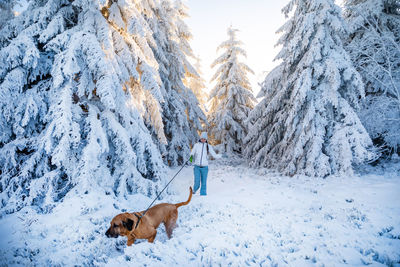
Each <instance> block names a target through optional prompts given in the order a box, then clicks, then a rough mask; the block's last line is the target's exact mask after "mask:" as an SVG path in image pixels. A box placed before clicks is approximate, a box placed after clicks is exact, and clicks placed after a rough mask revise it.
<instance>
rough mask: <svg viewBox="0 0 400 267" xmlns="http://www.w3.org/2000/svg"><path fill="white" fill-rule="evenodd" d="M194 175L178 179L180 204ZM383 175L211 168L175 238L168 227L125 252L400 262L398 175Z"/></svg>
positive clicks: (154, 260)
mask: <svg viewBox="0 0 400 267" xmlns="http://www.w3.org/2000/svg"><path fill="white" fill-rule="evenodd" d="M192 176H193V175H192V169H191V168H186V169H185V170H184V171H183V173H182V174H180V175H179V177H178V178H177V180H176V181H174V183H173V187H174V188H175V190H177V191H179V192H180V195H181V196H180V197H176V200H175V201H176V202H177V201H181V200H183V199H186V197H187V194H188V187H189V186H190V185H192ZM379 179H382V177H370V178H369V179H365V180H364V179H360V178H351V179H348V178H331V179H330V180H316V179H310V178H306V177H304V178H294V179H293V178H288V177H281V176H278V175H271V174H267V175H262V176H261V175H259V174H257V173H256V172H255V171H251V170H249V169H248V168H246V167H240V166H239V167H228V166H211V168H210V176H209V180H208V196H206V197H203V196H199V195H196V196H194V197H193V200H192V202H191V203H190V204H189V205H188V206H185V207H182V208H180V215H179V216H180V217H179V227H178V228H177V229H176V230H175V232H174V234H175V237H174V238H172V239H171V240H167V239H166V236H165V233H161V234H160V235H159V236H158V237H157V239H156V244H155V245H150V244H147V243H140V244H138V245H137V246H135V247H132V248H126V249H125V254H126V255H129V256H126V257H130V258H131V259H132V261H133V262H135V261H136V262H137V260H138V259H141V260H143V259H144V258H145V259H146V260H143V263H148V264H149V265H156V266H171V265H172V266H188V264H189V263H190V265H191V266H192V265H193V266H219V265H222V266H228V265H233V266H260V265H261V266H271V265H291V266H303V265H311V264H317V265H321V264H325V265H327V266H329V265H331V266H338V265H341V264H343V265H345V264H349V265H351V266H355V265H363V264H374V265H377V264H379V263H385V264H392V263H399V261H400V194H399V192H400V185H399V180H398V177H397V178H396V179H395V180H391V179H388V180H385V181H382V180H379ZM394 185H395V186H394ZM171 202H174V201H171ZM162 231H163V230H162ZM122 258H125V257H120V258H119V259H116V260H115V261H113V260H112V261H110V263H115V264H117V263H121V262H120V260H121V259H122ZM140 262H141V261H140Z"/></svg>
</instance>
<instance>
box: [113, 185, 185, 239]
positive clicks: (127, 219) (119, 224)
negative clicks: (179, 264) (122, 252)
mask: <svg viewBox="0 0 400 267" xmlns="http://www.w3.org/2000/svg"><path fill="white" fill-rule="evenodd" d="M189 190H190V194H189V198H188V200H187V201H186V202H181V203H177V204H169V203H161V204H158V205H155V206H154V207H152V208H150V209H149V210H148V211H147V213H146V214H145V215H144V216H143V217H142V219H141V220H140V222H139V224H138V225H137V228H136V229H135V226H136V224H137V222H138V220H139V217H141V216H142V215H143V213H144V211H141V212H134V213H128V212H125V213H121V214H118V215H117V216H115V217H114V218H113V219H112V220H111V223H110V224H111V226H110V228H108V230H107V232H106V236H107V237H115V238H116V237H118V236H127V237H128V246H130V245H132V244H133V243H134V242H135V240H136V239H147V240H148V241H149V242H150V243H153V241H154V239H155V238H156V235H157V230H156V229H157V228H158V226H159V225H160V223H162V222H163V223H164V226H165V230H166V232H167V235H168V238H171V236H172V231H173V230H174V228H175V225H176V220H177V219H178V208H179V207H180V206H184V205H187V204H189V202H190V200H191V199H192V194H193V190H192V187H190V189H189Z"/></svg>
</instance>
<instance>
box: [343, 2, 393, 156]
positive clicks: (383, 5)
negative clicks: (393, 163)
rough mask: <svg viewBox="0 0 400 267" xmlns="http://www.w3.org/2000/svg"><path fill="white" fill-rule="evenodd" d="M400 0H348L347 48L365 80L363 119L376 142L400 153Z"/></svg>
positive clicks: (391, 151) (346, 3) (361, 117)
mask: <svg viewBox="0 0 400 267" xmlns="http://www.w3.org/2000/svg"><path fill="white" fill-rule="evenodd" d="M399 7H400V1H398V0H397V1H393V0H391V1H389V0H357V1H355V0H346V1H345V17H346V19H347V22H348V24H349V37H348V39H347V46H346V48H347V50H348V51H349V53H350V56H351V58H352V61H353V62H354V65H355V67H356V69H357V70H358V72H359V73H360V74H361V76H362V78H363V81H364V83H365V90H366V99H365V101H364V104H363V106H362V108H361V110H360V111H359V116H360V119H361V121H362V123H363V125H364V126H365V128H366V129H367V131H368V133H369V134H370V136H371V137H372V138H373V140H374V142H375V144H377V145H378V146H381V148H383V149H385V150H386V152H388V153H389V154H392V153H394V152H398V153H400V9H399Z"/></svg>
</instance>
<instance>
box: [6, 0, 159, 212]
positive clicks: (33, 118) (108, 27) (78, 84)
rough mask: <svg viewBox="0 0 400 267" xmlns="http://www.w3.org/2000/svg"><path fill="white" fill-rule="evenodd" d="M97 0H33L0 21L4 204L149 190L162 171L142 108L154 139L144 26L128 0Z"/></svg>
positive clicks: (47, 203) (155, 82) (151, 62)
mask: <svg viewBox="0 0 400 267" xmlns="http://www.w3.org/2000/svg"><path fill="white" fill-rule="evenodd" d="M102 3H104V6H100V5H99V2H98V1H87V0H76V1H69V0H41V1H31V4H30V6H29V7H28V9H27V11H26V12H24V13H23V14H21V15H20V16H18V17H16V18H15V19H13V20H11V21H10V22H9V23H8V24H7V25H5V26H4V27H3V28H2V29H1V31H0V61H1V62H2V65H1V66H0V110H1V113H0V168H1V169H0V175H1V181H0V199H1V208H2V210H3V212H4V211H5V212H12V211H14V210H16V209H20V208H21V207H23V206H24V205H29V204H35V205H38V206H39V207H41V208H51V207H52V205H53V204H54V202H56V201H59V200H60V199H61V198H62V197H63V196H64V195H65V194H66V193H67V192H68V191H70V190H71V188H73V187H75V188H76V189H77V190H78V191H80V192H87V191H89V190H100V191H103V192H106V193H112V192H114V193H115V194H116V195H118V196H124V195H125V194H128V193H131V192H142V193H145V194H153V193H155V190H156V189H157V184H158V183H157V182H156V183H154V182H153V181H157V180H159V179H160V178H162V177H163V176H162V173H161V171H162V169H163V166H164V165H163V163H162V161H161V157H160V154H159V152H158V150H157V147H156V146H155V145H154V143H153V141H152V138H151V135H150V134H149V132H148V130H147V129H146V127H145V125H144V118H143V117H148V118H149V120H150V121H151V123H152V124H153V125H154V128H156V129H157V128H158V129H161V130H160V131H159V132H161V133H159V137H160V139H162V138H163V128H162V120H161V112H160V106H159V105H158V104H157V103H160V102H162V101H163V96H162V93H161V91H160V86H159V82H160V81H159V79H158V78H157V77H158V75H157V72H156V68H157V62H156V60H155V58H154V55H153V53H152V50H151V48H150V47H149V46H148V42H147V39H146V36H149V35H150V36H151V33H149V32H148V31H149V29H150V28H149V27H148V25H147V23H146V21H145V20H144V18H143V17H142V15H141V14H140V12H139V9H138V8H139V7H138V5H137V4H136V1H130V0H125V1H102ZM149 106H151V107H152V109H149ZM141 112H142V113H141ZM164 138H165V137H164ZM151 180H152V181H151Z"/></svg>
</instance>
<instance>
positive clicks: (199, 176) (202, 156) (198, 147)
mask: <svg viewBox="0 0 400 267" xmlns="http://www.w3.org/2000/svg"><path fill="white" fill-rule="evenodd" d="M208 153H210V154H211V155H212V156H213V157H214V158H216V159H219V158H221V156H220V155H217V154H216V153H215V151H214V149H213V147H212V146H210V145H209V144H208V143H207V133H206V132H202V133H201V135H200V141H199V142H198V143H196V144H195V145H194V146H193V149H192V152H190V162H193V160H194V192H193V194H196V191H197V190H198V189H199V187H200V184H201V188H200V195H202V196H205V195H207V174H208Z"/></svg>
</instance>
